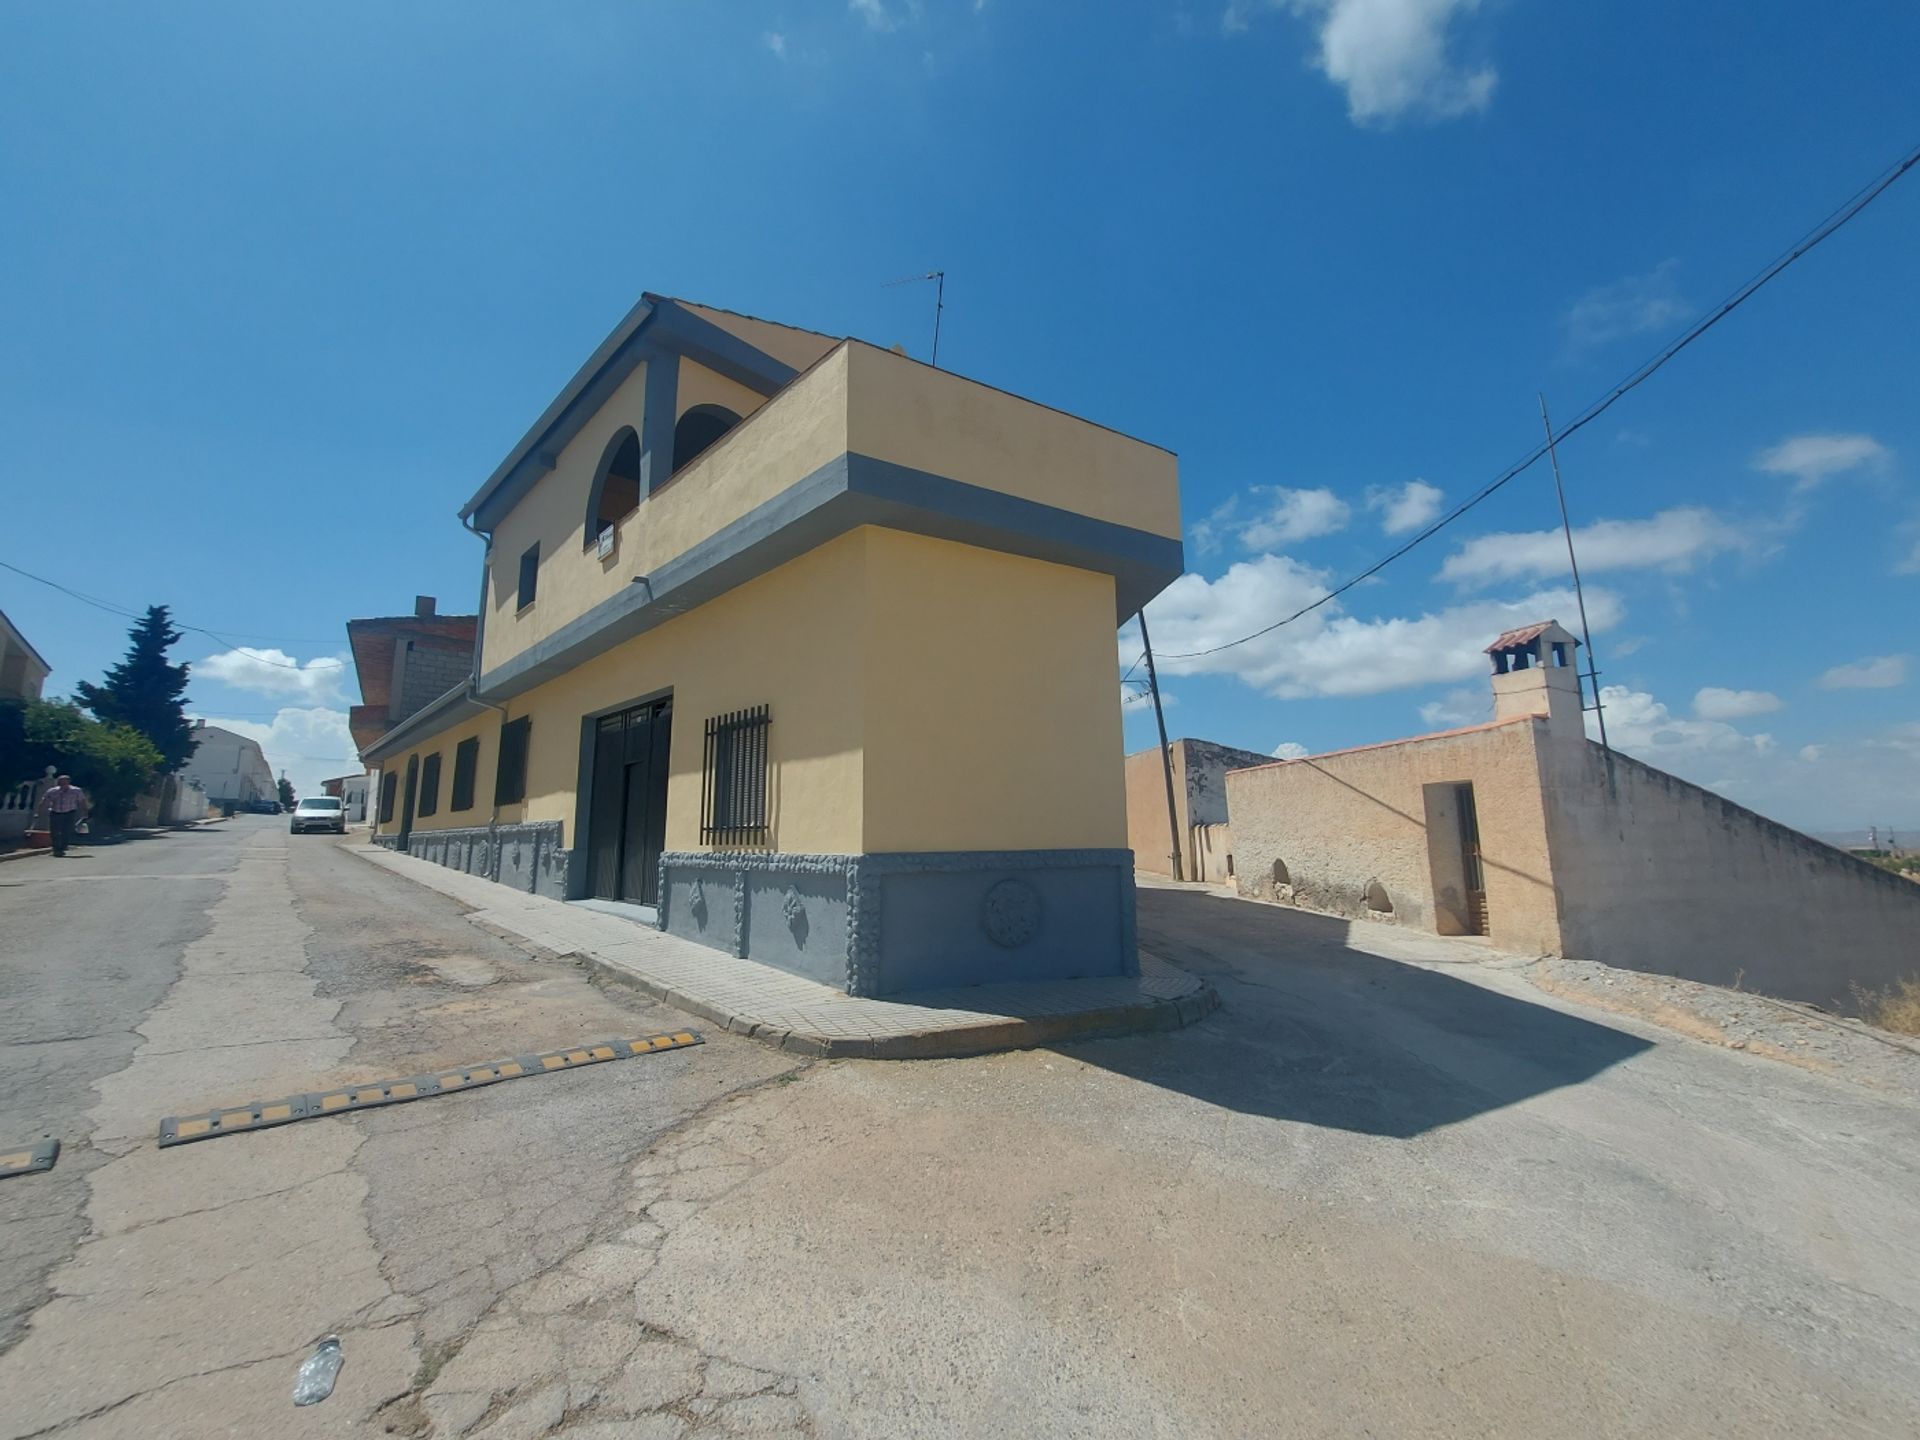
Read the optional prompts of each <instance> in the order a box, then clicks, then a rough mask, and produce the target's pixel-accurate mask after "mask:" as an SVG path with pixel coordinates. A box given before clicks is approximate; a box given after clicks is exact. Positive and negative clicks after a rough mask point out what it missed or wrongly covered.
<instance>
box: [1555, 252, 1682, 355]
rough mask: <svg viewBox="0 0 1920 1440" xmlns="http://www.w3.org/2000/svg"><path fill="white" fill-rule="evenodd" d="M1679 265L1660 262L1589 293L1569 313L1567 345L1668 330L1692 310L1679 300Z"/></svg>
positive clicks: (1580, 346)
mask: <svg viewBox="0 0 1920 1440" xmlns="http://www.w3.org/2000/svg"><path fill="white" fill-rule="evenodd" d="M1678 264H1679V262H1678V261H1675V260H1667V261H1663V262H1662V263H1660V264H1659V265H1656V266H1655V267H1654V268H1653V269H1652V270H1650V271H1648V272H1647V273H1646V274H1645V275H1629V276H1627V277H1626V278H1625V279H1623V280H1616V281H1614V282H1613V283H1612V284H1611V285H1601V286H1598V287H1596V288H1595V289H1592V290H1589V291H1588V292H1587V293H1586V294H1584V295H1582V296H1581V297H1580V298H1579V299H1578V300H1576V301H1574V302H1573V305H1572V307H1571V308H1569V309H1568V311H1567V313H1566V316H1565V320H1564V324H1565V326H1566V332H1567V343H1568V344H1569V345H1571V346H1572V347H1573V348H1574V349H1576V350H1589V349H1592V348H1594V347H1595V346H1598V345H1606V344H1610V343H1611V342H1613V341H1615V340H1625V339H1628V338H1629V337H1631V336H1634V335H1645V334H1647V333H1649V332H1650V331H1656V330H1667V329H1671V328H1672V327H1673V326H1675V325H1676V324H1678V323H1679V322H1680V321H1681V320H1684V319H1685V318H1686V317H1687V316H1688V314H1689V313H1691V307H1690V306H1689V305H1688V304H1687V302H1686V301H1685V300H1683V299H1681V297H1680V291H1679V288H1678V287H1677V286H1676V285H1675V284H1674V280H1673V272H1674V270H1675V269H1676V268H1677V266H1678Z"/></svg>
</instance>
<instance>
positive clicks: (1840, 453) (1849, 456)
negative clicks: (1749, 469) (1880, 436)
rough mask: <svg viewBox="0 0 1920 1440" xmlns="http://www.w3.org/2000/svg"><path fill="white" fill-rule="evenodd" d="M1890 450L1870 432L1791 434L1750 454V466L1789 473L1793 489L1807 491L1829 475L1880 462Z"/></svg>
mask: <svg viewBox="0 0 1920 1440" xmlns="http://www.w3.org/2000/svg"><path fill="white" fill-rule="evenodd" d="M1891 454H1892V452H1891V451H1889V450H1888V449H1887V447H1886V446H1884V445H1882V444H1881V443H1880V442H1879V441H1878V440H1876V439H1874V438H1873V437H1872V436H1871V435H1794V436H1790V437H1789V438H1787V439H1785V440H1782V441H1781V442H1780V443H1779V444H1778V445H1775V446H1772V447H1771V448H1769V449H1766V450H1762V451H1761V452H1760V453H1759V454H1758V455H1756V456H1754V457H1753V463H1754V468H1755V469H1758V470H1764V471H1766V472H1767V473H1768V474H1769V475H1791V476H1792V477H1793V479H1794V486H1793V488H1794V489H1795V490H1811V489H1812V488H1813V487H1814V486H1816V485H1818V484H1819V483H1820V482H1821V481H1822V480H1825V479H1827V478H1828V477H1829V476H1832V475H1842V474H1845V473H1846V472H1847V471H1849V470H1856V469H1858V468H1860V467H1861V466H1863V465H1884V464H1885V463H1886V462H1887V460H1888V459H1889V458H1890V456H1891Z"/></svg>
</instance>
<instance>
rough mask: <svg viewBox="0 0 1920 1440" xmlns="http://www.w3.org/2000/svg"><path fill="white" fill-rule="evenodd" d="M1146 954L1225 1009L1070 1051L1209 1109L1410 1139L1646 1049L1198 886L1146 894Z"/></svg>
mask: <svg viewBox="0 0 1920 1440" xmlns="http://www.w3.org/2000/svg"><path fill="white" fill-rule="evenodd" d="M1139 913H1140V946H1141V949H1142V950H1143V951H1146V952H1150V953H1152V954H1156V955H1159V956H1162V957H1164V958H1165V959H1168V960H1171V961H1173V962H1174V963H1176V964H1178V965H1181V966H1184V967H1185V968H1186V969H1188V970H1191V971H1194V972H1196V973H1198V974H1200V975H1203V976H1205V977H1206V978H1207V979H1208V980H1209V981H1211V982H1212V983H1213V985H1214V987H1215V988H1216V989H1218V990H1219V992H1220V996H1221V1000H1222V1002H1223V1003H1222V1005H1221V1008H1220V1009H1219V1010H1218V1011H1217V1012H1216V1013H1215V1014H1214V1015H1213V1016H1212V1017H1210V1018H1209V1019H1207V1020H1206V1021H1204V1022H1203V1023H1202V1024H1200V1025H1198V1026H1195V1027H1194V1028H1192V1029H1189V1030H1185V1031H1181V1032H1179V1033H1178V1034H1173V1035H1148V1036H1138V1037H1132V1038H1128V1039H1116V1040H1103V1041H1091V1042H1088V1043H1086V1044H1084V1045H1075V1046H1069V1047H1063V1049H1065V1050H1066V1052H1067V1053H1070V1054H1072V1055H1074V1056H1075V1057H1076V1058H1078V1059H1081V1060H1084V1061H1086V1062H1087V1063H1088V1064H1091V1065H1097V1066H1100V1067H1102V1068H1103V1069H1108V1070H1112V1071H1115V1072H1117V1073H1120V1074H1124V1075H1128V1076H1130V1077H1132V1078H1134V1079H1137V1080H1141V1081H1145V1082H1146V1083H1148V1084H1151V1085H1157V1086H1161V1087H1163V1088H1165V1089H1169V1090H1174V1091H1178V1092H1181V1093H1183V1094H1187V1095H1191V1096H1193V1097H1195V1098H1196V1099H1200V1100H1205V1101H1207V1102H1209V1103H1210V1104H1214V1105H1221V1106H1225V1107H1227V1108H1229V1109H1232V1110H1238V1111H1242V1112H1245V1113H1247V1114H1255V1115H1266V1116H1271V1117H1274V1118H1276V1119H1284V1120H1296V1121H1299V1122H1301V1123H1302V1124H1307V1125H1318V1126H1325V1127H1329V1128H1332V1129H1338V1130H1350V1131H1355V1132H1358V1133H1362V1134H1368V1135H1383V1136H1390V1137H1395V1138H1401V1139H1406V1138H1410V1137H1412V1136H1415V1135H1421V1134H1424V1133H1426V1132H1427V1131H1429V1130H1433V1129H1437V1128H1439V1127H1441V1126H1444V1125H1451V1124H1454V1123H1456V1122H1458V1121H1461V1120H1466V1119H1470V1118H1471V1117H1473V1116H1475V1115H1480V1114H1484V1113H1486V1112H1488V1111H1490V1110H1498V1109H1501V1108H1502V1107H1504V1106H1508V1105H1513V1104H1516V1103H1518V1102H1520V1101H1522V1100H1527V1099H1530V1098H1532V1097H1533V1096H1536V1095H1541V1094H1544V1093H1546V1092H1548V1091H1551V1090H1558V1089H1561V1088H1564V1087H1566V1086H1569V1085H1578V1084H1580V1083H1581V1082H1582V1081H1585V1080H1589V1079H1591V1078H1592V1077H1593V1076H1595V1075H1598V1074H1599V1073H1601V1072H1602V1071H1604V1070H1606V1069H1608V1068H1610V1067H1611V1066H1614V1065H1617V1064H1619V1063H1620V1062H1621V1061H1623V1060H1626V1059H1629V1058H1631V1057H1632V1056H1634V1055H1637V1054H1639V1053H1640V1052H1641V1051H1643V1050H1646V1049H1648V1048H1650V1047H1649V1042H1647V1041H1645V1040H1642V1039H1639V1038H1638V1037H1637V1036H1633V1035H1628V1034H1625V1033H1624V1032H1622V1031H1619V1030H1615V1029H1612V1028H1611V1027H1609V1026H1606V1025H1599V1024H1595V1023H1594V1022H1592V1021H1590V1020H1583V1019H1580V1018H1578V1017H1576V1016H1572V1015H1567V1014H1564V1013H1562V1012H1560V1011H1558V1010H1554V1009H1550V1008H1548V1007H1547V1006H1545V1005H1538V1004H1533V1003H1530V1002H1528V1001H1526V1000H1519V999H1515V998H1513V997H1512V996H1509V995H1503V994H1500V993H1497V992H1496V991H1493V990H1489V989H1487V988H1485V987H1483V986H1481V985H1476V984H1473V983H1471V982H1470V981H1468V980H1464V979H1456V978H1454V977H1453V976H1451V975H1448V974H1446V973H1444V972H1441V971H1437V970H1432V969H1427V968H1425V967H1423V966H1420V965H1414V964H1407V963H1403V962H1401V961H1397V960H1389V959H1384V958H1382V957H1380V956H1378V955H1372V954H1368V953H1366V952H1365V951H1362V950H1357V949H1354V948H1353V947H1352V946H1351V945H1350V944H1349V943H1348V936H1349V932H1350V930H1351V925H1350V923H1349V922H1348V921H1346V920H1341V919H1337V918H1334V917H1331V916H1326V915H1314V914H1310V913H1308V912H1305V911H1300V910H1289V909H1285V908H1282V907H1279V906H1272V905H1261V904H1256V903H1252V902H1249V901H1244V900H1236V899H1231V898H1228V897H1225V896H1220V895H1214V894H1209V893H1206V892H1204V891H1197V890H1173V889H1161V888H1148V887H1145V886H1143V887H1142V888H1141V890H1140V892H1139Z"/></svg>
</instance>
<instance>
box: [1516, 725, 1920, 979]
mask: <svg viewBox="0 0 1920 1440" xmlns="http://www.w3.org/2000/svg"><path fill="white" fill-rule="evenodd" d="M1547 760H1548V776H1549V791H1548V795H1549V801H1550V805H1549V811H1548V814H1549V822H1548V823H1549V834H1550V838H1551V841H1552V845H1553V854H1554V861H1555V864H1554V875H1555V878H1556V879H1557V880H1558V881H1559V885H1560V891H1561V896H1562V899H1561V905H1562V910H1563V917H1562V921H1561V926H1562V930H1563V933H1564V935H1565V937H1566V952H1565V953H1567V954H1570V955H1577V956H1580V957H1581V958H1583V959H1590V960H1599V961H1603V962H1604V963H1606V964H1608V965H1617V966H1620V967H1621V968H1623V969H1628V970H1644V971H1649V972H1652V973H1655V974H1661V975H1678V976H1680V977H1682V978H1684V979H1688V980H1699V981H1704V982H1705V983H1707V984H1710V985H1739V986H1743V987H1744V988H1746V989H1749V990H1756V991H1759V992H1760V993H1762V994H1766V995H1778V996H1781V997H1783V998H1786V999H1791V1000H1805V1001H1809V1002H1811V1003H1813V1004H1816V1005H1821V1006H1825V1007H1826V1008H1828V1009H1831V1010H1839V1011H1853V1010H1856V1009H1857V1008H1858V1006H1857V1003H1856V1000H1855V997H1854V994H1853V987H1855V986H1856V985H1857V986H1861V987H1863V988H1866V989H1882V988H1885V987H1886V986H1888V985H1890V984H1892V983H1893V982H1894V981H1896V980H1898V979H1901V978H1904V977H1907V976H1920V885H1916V884H1914V883H1913V882H1912V881H1911V880H1905V879H1902V878H1901V877H1900V876H1898V875H1893V874H1890V873H1888V872H1887V871H1885V870H1882V869H1880V868H1878V867H1877V866H1874V865H1870V864H1868V863H1867V862H1866V861H1864V860H1861V859H1859V858H1858V857H1856V856H1853V855H1849V854H1848V853H1847V852H1846V851H1844V850H1839V849H1836V848H1834V847H1833V846H1831V845H1827V844H1824V843H1822V842H1821V841H1818V840H1815V839H1813V838H1812V837H1810V836H1807V835H1803V834H1801V833H1800V832H1799V831H1797V830H1792V829H1789V828H1788V827H1787V826H1785V825H1781V824H1779V823H1777V822H1776V821H1772V820H1769V819H1767V818H1766V817H1765V816H1764V815H1756V814H1755V813H1754V812H1753V811H1751V810H1748V809H1745V808H1744V807H1742V806H1739V805H1736V804H1734V803H1733V802H1732V801H1731V800H1727V799H1724V798H1722V797H1721V796H1719V795H1716V794H1714V793H1713V792H1712V791H1710V790H1703V789H1701V788H1700V787H1699V786H1697V785H1691V784H1688V783H1687V782H1686V781H1685V780H1681V779H1678V778H1676V777H1675V776H1672V775H1669V774H1667V773H1666V772H1665V771H1662V770H1656V769H1654V768H1653V767H1652V766H1650V765H1644V764H1642V763H1640V762H1639V761H1637V760H1632V759H1629V758H1627V757H1626V756H1624V755H1618V754H1616V755H1615V757H1614V762H1613V765H1614V784H1615V787H1616V789H1617V793H1618V799H1617V800H1609V798H1608V790H1607V776H1606V764H1605V759H1604V756H1603V753H1602V752H1601V750H1600V747H1599V746H1597V745H1594V744H1591V743H1589V742H1585V741H1580V742H1577V743H1575V744H1573V745H1567V744H1562V743H1556V744H1554V745H1552V746H1550V747H1548V755H1547Z"/></svg>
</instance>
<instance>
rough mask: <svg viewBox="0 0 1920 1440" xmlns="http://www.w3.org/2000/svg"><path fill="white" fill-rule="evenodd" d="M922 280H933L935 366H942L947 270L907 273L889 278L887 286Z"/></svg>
mask: <svg viewBox="0 0 1920 1440" xmlns="http://www.w3.org/2000/svg"><path fill="white" fill-rule="evenodd" d="M922 280H931V281H933V285H934V290H933V367H934V369H936V370H937V369H939V368H940V312H941V311H943V310H945V309H946V308H947V272H946V271H944V270H929V271H927V273H926V274H924V275H906V276H902V277H901V278H900V279H898V280H889V281H888V282H887V283H886V286H885V288H886V289H889V290H891V289H892V288H893V287H894V286H896V285H917V284H919V283H920V282H921V281H922Z"/></svg>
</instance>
